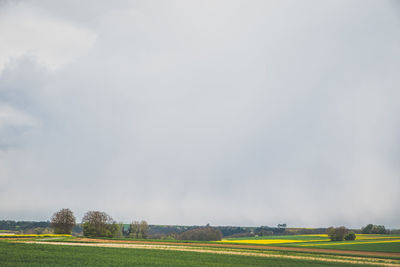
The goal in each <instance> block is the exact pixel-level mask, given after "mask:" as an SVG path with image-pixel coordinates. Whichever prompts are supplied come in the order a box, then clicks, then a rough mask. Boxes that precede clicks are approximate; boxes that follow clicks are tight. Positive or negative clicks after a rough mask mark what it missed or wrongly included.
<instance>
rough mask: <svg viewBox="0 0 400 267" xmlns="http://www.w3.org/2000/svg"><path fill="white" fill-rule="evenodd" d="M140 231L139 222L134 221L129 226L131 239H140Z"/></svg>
mask: <svg viewBox="0 0 400 267" xmlns="http://www.w3.org/2000/svg"><path fill="white" fill-rule="evenodd" d="M139 231H140V223H139V222H138V221H134V222H132V223H131V225H130V226H129V237H132V238H139Z"/></svg>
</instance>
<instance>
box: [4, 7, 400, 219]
mask: <svg viewBox="0 0 400 267" xmlns="http://www.w3.org/2000/svg"><path fill="white" fill-rule="evenodd" d="M96 3H97V1H96ZM58 5H62V6H63V8H56V7H55V6H54V2H53V1H39V2H37V1H35V2H31V1H27V2H24V1H22V2H19V3H18V4H8V5H6V8H3V7H2V8H3V9H4V10H5V11H4V10H3V13H4V12H6V13H7V16H6V17H12V14H13V13H12V12H17V13H18V14H21V13H22V14H27V16H29V18H30V19H31V20H32V21H34V20H35V19H38V20H41V21H43V20H44V19H43V18H45V21H51V20H55V21H56V22H57V24H56V25H58V27H60V31H59V34H58V35H57V36H55V37H57V38H60V40H63V39H62V38H65V35H63V29H64V30H65V29H68V32H69V35H68V38H70V37H72V38H73V42H71V43H74V46H73V47H72V48H71V50H68V48H64V47H63V48H62V49H60V48H59V47H56V46H57V44H59V42H53V41H51V42H50V41H45V43H44V45H45V46H47V47H51V48H52V49H51V50H52V51H54V53H47V52H46V51H47V50H40V49H39V50H38V51H39V52H37V51H34V50H33V51H32V50H29V49H27V51H28V52H23V54H22V55H20V54H18V53H19V52H18V53H17V54H16V53H14V52H13V50H5V51H11V52H12V53H11V52H10V54H9V55H7V54H3V55H0V59H5V60H3V61H2V62H4V63H3V64H4V66H3V71H2V72H1V74H0V105H1V106H2V107H6V108H3V109H0V112H2V113H0V115H4V114H6V115H7V112H8V113H10V114H11V113H13V114H14V115H10V114H9V115H7V116H6V115H4V116H0V140H1V142H0V144H1V146H2V147H7V148H8V149H7V150H4V149H3V150H0V173H1V179H0V188H1V189H0V211H1V214H2V216H3V217H4V218H16V219H47V218H49V216H50V215H51V214H52V212H54V211H55V210H56V209H59V208H61V207H69V208H71V209H72V210H74V211H75V212H76V213H77V215H78V217H79V216H82V215H83V213H84V212H85V211H87V210H92V209H99V210H105V211H107V212H108V213H110V214H111V215H112V216H113V217H114V218H115V219H117V220H122V221H126V222H129V221H130V220H132V219H135V218H145V219H147V220H148V221H149V222H150V223H165V224H168V223H171V224H175V223H177V224H205V223H208V222H209V223H212V224H237V225H274V224H277V223H281V222H286V223H288V224H289V225H292V226H293V225H297V226H329V225H339V224H346V225H348V226H361V225H364V224H366V223H370V222H373V223H378V224H385V225H388V226H390V227H399V225H398V218H399V216H400V211H399V210H398V208H397V205H396V204H397V203H398V201H399V195H400V194H399V188H400V186H399V183H400V180H399V173H400V170H399V167H398V160H399V156H400V155H399V152H398V151H399V148H400V146H399V145H400V143H399V141H398V138H397V137H398V136H399V130H400V122H399V119H398V116H397V114H399V112H400V110H399V109H400V107H399V106H398V104H397V99H399V94H400V92H399V90H398V88H399V85H400V81H399V78H398V73H399V71H400V64H399V62H400V61H399V59H400V51H399V47H400V46H399V45H400V30H399V29H400V27H399V26H400V25H399V24H400V21H399V15H398V12H397V10H398V6H397V9H396V7H395V6H394V5H395V4H394V3H392V2H390V1H384V2H375V1H363V2H362V3H361V2H352V3H348V2H345V1H328V2H324V3H322V2H319V1H308V2H306V3H304V2H303V3H301V4H300V3H297V2H291V1H287V2H281V1H280V2H277V1H276V2H275V1H269V2H264V1H251V2H248V1H246V2H244V1H243V2H242V1H229V2H225V1H209V2H208V1H198V2H195V1H168V2H157V1H143V2H142V1H135V2H123V1H121V2H119V3H118V4H117V5H113V6H109V4H108V3H107V2H101V3H100V4H99V5H97V4H96V5H94V4H93V3H90V2H85V3H84V4H82V3H78V2H74V1H68V2H65V3H57V6H58ZM3 6H4V5H3ZM93 6H95V8H93ZM21 10H23V12H22V11H21ZM78 10H79V12H75V11H78ZM7 23H9V24H8V25H12V23H14V22H13V21H7ZM33 25H36V24H35V23H34V24H33ZM0 30H1V28H0ZM43 32H46V29H43ZM49 32H52V33H53V32H58V31H57V29H54V28H52V29H50V30H49ZM15 34H17V33H15ZM8 36H9V39H8V40H13V39H12V36H13V35H8ZM46 40H47V39H46ZM6 41H7V40H6ZM46 42H47V43H46ZM9 43H12V42H11V41H10V42H9ZM9 43H7V42H5V44H3V46H7V44H9ZM35 44H37V43H35ZM19 47H22V48H24V49H25V48H26V47H28V48H29V42H28V43H25V44H24V45H23V46H22V45H21V46H19ZM24 49H22V50H21V51H25V50H24ZM65 50H68V51H69V53H67V54H65V53H64V51H65ZM21 53H22V52H21ZM65 55H67V56H65ZM0 63H1V62H0ZM54 66H56V68H54ZM15 114H18V116H19V117H21V118H22V117H23V118H25V119H24V120H22V119H19V120H20V121H19V122H18V120H17V119H16V117H18V116H17V115H15ZM5 117H7V118H8V119H7V121H6V122H4V120H3V119H2V118H5ZM28 118H29V119H28ZM21 121H22V122H21ZM15 125H19V126H18V127H21V129H22V130H18V131H17V132H16V131H14V130H13V129H19V128H18V127H17V128H16V126H15ZM1 127H2V128H1Z"/></svg>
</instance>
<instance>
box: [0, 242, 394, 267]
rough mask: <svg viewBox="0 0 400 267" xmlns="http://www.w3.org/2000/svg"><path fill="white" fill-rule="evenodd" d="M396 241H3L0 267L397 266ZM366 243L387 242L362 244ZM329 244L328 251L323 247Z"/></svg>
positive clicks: (0, 245) (326, 247)
mask: <svg viewBox="0 0 400 267" xmlns="http://www.w3.org/2000/svg"><path fill="white" fill-rule="evenodd" d="M397 238H398V237H396V236H383V235H381V236H364V237H361V236H360V240H358V241H357V242H354V241H351V242H347V243H346V242H330V241H326V239H327V238H326V236H324V235H303V236H301V235H297V236H294V235H292V236H274V237H255V238H253V239H243V238H242V239H226V240H222V241H220V242H176V241H165V240H164V241H161V240H160V241H154V240H153V241H145V240H134V239H128V238H125V239H119V240H118V239H99V238H91V239H89V238H81V237H63V236H59V237H41V236H38V237H32V238H21V239H18V238H14V239H9V238H5V237H4V238H3V239H2V241H0V261H1V262H2V265H3V266H15V265H29V266H43V265H51V266H63V265H66V264H68V265H85V266H109V265H113V266H122V265H147V266H171V265H173V266H360V265H363V266H400V253H399V250H398V244H399V242H398V240H397ZM371 240H375V241H376V242H383V241H393V242H387V243H368V242H372V241H371ZM271 242H272V243H271ZM283 242H287V243H283ZM329 243H330V244H331V245H327V244H329ZM342 243H343V245H339V244H342ZM354 243H356V244H354ZM325 244H326V245H325ZM334 244H338V245H334ZM382 244H391V245H390V246H388V245H382ZM306 245H307V246H306ZM311 245H312V246H311ZM333 246H334V247H333ZM358 246H359V247H358ZM368 246H369V247H368ZM339 247H340V248H339ZM332 248H333V249H332ZM379 251H381V252H379Z"/></svg>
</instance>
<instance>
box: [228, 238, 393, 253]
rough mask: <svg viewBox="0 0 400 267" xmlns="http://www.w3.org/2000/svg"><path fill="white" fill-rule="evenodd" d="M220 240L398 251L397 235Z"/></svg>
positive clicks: (284, 245) (319, 247)
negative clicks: (332, 239) (338, 240)
mask: <svg viewBox="0 0 400 267" xmlns="http://www.w3.org/2000/svg"><path fill="white" fill-rule="evenodd" d="M222 242H224V243H228V244H259V245H273V246H282V247H298V248H318V249H332V250H345V251H369V252H388V253H392V252H393V253H400V236H399V235H368V234H357V235H356V240H352V241H340V242H332V241H330V240H329V238H328V235H325V234H321V235H288V236H261V237H255V238H230V239H225V240H223V241H222Z"/></svg>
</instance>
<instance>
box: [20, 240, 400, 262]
mask: <svg viewBox="0 0 400 267" xmlns="http://www.w3.org/2000/svg"><path fill="white" fill-rule="evenodd" d="M19 242H21V241H19ZM22 243H30V244H47V245H63V246H64V245H66V246H91V247H111V248H140V249H158V250H175V251H190V252H200V253H214V254H225V255H242V256H256V257H265V258H285V259H294V260H308V261H322V262H336V263H350V264H369V265H375V266H392V267H400V263H399V262H398V261H392V260H384V259H379V260H380V262H377V260H378V259H374V258H357V257H354V258H351V257H347V258H346V259H345V258H343V257H342V258H341V257H336V258H326V257H318V256H314V255H312V256H299V255H281V254H273V253H268V254H266V253H256V252H248V251H243V252H242V251H230V250H223V249H220V250H215V249H214V250H211V249H203V248H195V247H193V246H182V245H181V246H177V245H162V244H153V245H150V244H143V243H142V244H138V243H137V244H127V243H121V242H119V243H79V242H38V241H23V242H22Z"/></svg>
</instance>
